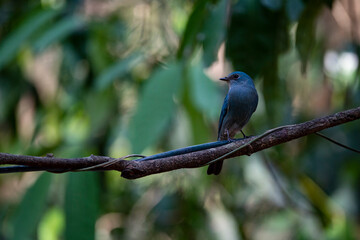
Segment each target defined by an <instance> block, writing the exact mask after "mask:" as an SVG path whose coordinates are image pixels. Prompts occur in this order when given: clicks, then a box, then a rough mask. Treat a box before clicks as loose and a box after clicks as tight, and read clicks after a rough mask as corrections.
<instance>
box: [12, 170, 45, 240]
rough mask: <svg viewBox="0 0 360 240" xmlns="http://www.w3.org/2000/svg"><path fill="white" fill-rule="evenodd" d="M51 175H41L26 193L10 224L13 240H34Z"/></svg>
mask: <svg viewBox="0 0 360 240" xmlns="http://www.w3.org/2000/svg"><path fill="white" fill-rule="evenodd" d="M50 183H51V174H50V173H43V174H42V175H41V176H40V177H39V178H38V179H37V180H36V182H35V183H34V185H32V186H31V187H30V188H29V189H28V190H27V192H26V194H25V196H24V197H23V199H22V201H21V203H20V205H19V207H18V209H17V210H16V212H15V215H14V220H13V222H12V230H13V236H12V238H10V239H13V240H17V239H19V240H26V239H35V238H34V236H35V233H36V229H37V224H38V223H39V221H40V218H41V216H42V215H43V212H44V209H45V207H46V199H47V194H48V191H49V186H50Z"/></svg>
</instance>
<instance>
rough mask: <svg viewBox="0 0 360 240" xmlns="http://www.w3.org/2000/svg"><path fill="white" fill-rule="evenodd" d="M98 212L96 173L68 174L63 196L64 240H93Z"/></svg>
mask: <svg viewBox="0 0 360 240" xmlns="http://www.w3.org/2000/svg"><path fill="white" fill-rule="evenodd" d="M98 211H99V182H98V173H96V172H83V173H69V174H68V182H67V185H66V195H65V222H66V223H65V234H64V235H65V239H79V240H81V239H84V240H91V239H95V221H96V219H97V216H98V214H99V212H98Z"/></svg>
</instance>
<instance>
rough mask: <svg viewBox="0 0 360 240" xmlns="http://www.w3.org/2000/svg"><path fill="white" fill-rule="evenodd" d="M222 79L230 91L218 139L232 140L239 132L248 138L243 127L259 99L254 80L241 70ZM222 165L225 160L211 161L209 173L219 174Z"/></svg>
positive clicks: (220, 120)
mask: <svg viewBox="0 0 360 240" xmlns="http://www.w3.org/2000/svg"><path fill="white" fill-rule="evenodd" d="M220 80H222V81H226V82H227V83H228V85H229V91H228V93H227V95H226V97H225V99H224V103H223V106H222V108H221V113H220V118H219V128H218V137H217V140H218V141H221V140H228V141H232V140H233V138H234V137H235V135H236V134H237V133H238V132H241V133H242V134H243V137H244V138H246V135H245V134H244V132H243V131H242V128H243V127H244V126H245V125H246V124H247V123H248V121H249V120H250V118H251V115H252V114H253V113H254V112H255V110H256V108H257V105H258V101H259V97H258V94H257V91H256V88H255V85H254V82H253V80H252V79H251V77H250V76H249V75H247V74H246V73H244V72H239V71H236V72H232V73H230V74H229V75H228V76H226V77H223V78H220ZM222 165H223V160H220V161H217V162H214V163H211V164H210V165H209V167H208V169H207V174H208V175H211V174H214V175H218V174H219V173H220V172H221V168H222Z"/></svg>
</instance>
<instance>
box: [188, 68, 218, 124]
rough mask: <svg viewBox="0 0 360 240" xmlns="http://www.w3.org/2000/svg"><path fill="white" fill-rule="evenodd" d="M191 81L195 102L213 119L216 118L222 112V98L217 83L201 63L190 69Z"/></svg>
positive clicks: (191, 91)
mask: <svg viewBox="0 0 360 240" xmlns="http://www.w3.org/2000/svg"><path fill="white" fill-rule="evenodd" d="M190 81H191V86H190V94H191V98H192V99H193V104H194V105H195V106H196V107H197V108H198V110H200V111H201V112H203V113H205V114H206V115H207V116H209V117H210V118H211V119H212V120H216V119H217V118H218V115H219V114H220V110H221V103H222V98H221V96H220V93H219V91H218V89H217V86H216V85H215V83H214V82H213V81H211V80H210V79H209V78H208V77H207V76H206V75H205V73H204V70H203V67H202V65H201V64H197V65H195V66H193V67H192V68H191V69H190Z"/></svg>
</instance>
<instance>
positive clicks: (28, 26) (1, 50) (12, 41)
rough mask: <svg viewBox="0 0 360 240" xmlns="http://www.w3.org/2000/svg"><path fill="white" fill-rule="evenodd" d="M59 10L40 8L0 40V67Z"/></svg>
mask: <svg viewBox="0 0 360 240" xmlns="http://www.w3.org/2000/svg"><path fill="white" fill-rule="evenodd" d="M58 13H59V11H54V10H42V11H40V12H37V13H36V14H33V15H32V16H31V17H30V18H26V19H25V20H24V22H23V23H22V24H21V25H20V26H19V27H18V28H16V29H15V30H14V31H13V32H12V33H11V34H10V35H9V36H8V37H7V38H5V39H4V40H2V41H0V69H1V68H2V67H3V66H4V65H5V64H7V63H8V62H9V61H11V60H12V59H13V58H14V56H15V54H16V53H17V52H18V50H19V48H20V47H21V45H22V44H24V42H26V40H27V39H28V38H29V37H30V36H31V35H32V34H33V33H34V32H36V30H37V29H38V28H40V27H41V26H43V25H44V24H46V23H47V22H48V21H50V20H51V19H52V18H54V17H55V16H56V15H57V14H58Z"/></svg>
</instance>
